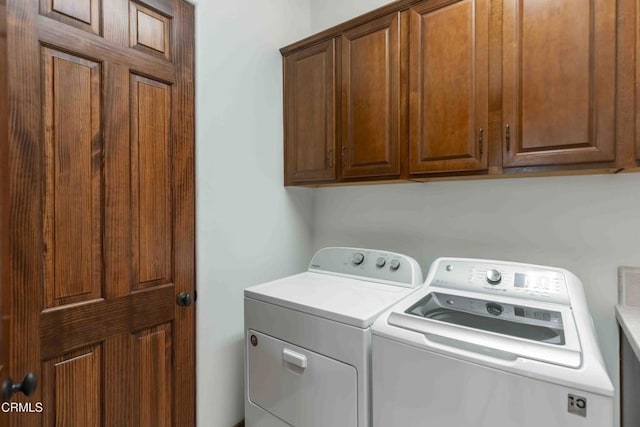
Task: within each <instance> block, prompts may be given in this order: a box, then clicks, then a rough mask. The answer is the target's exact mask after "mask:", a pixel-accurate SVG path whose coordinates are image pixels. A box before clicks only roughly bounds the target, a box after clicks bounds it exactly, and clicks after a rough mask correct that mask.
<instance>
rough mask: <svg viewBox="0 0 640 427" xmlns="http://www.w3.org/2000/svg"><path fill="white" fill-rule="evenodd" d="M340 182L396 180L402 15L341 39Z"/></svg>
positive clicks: (354, 30)
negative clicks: (343, 179) (368, 178)
mask: <svg viewBox="0 0 640 427" xmlns="http://www.w3.org/2000/svg"><path fill="white" fill-rule="evenodd" d="M341 39H342V111H341V113H342V122H341V140H342V146H341V156H342V176H343V177H345V178H357V177H367V176H379V177H394V176H398V175H399V174H400V117H399V116H400V15H399V14H397V13H396V14H392V15H390V16H387V17H384V18H381V19H378V20H376V21H373V22H371V23H368V24H365V25H363V26H361V27H357V28H354V29H353V30H350V31H348V32H346V33H344V34H343V35H342V38H341Z"/></svg>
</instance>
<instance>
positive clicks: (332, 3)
mask: <svg viewBox="0 0 640 427" xmlns="http://www.w3.org/2000/svg"><path fill="white" fill-rule="evenodd" d="M387 3H393V2H390V1H388V0H311V33H317V32H318V31H322V30H324V29H326V28H329V27H333V26H334V25H337V24H340V23H341V22H344V21H347V20H349V19H351V18H355V17H356V16H358V15H362V14H363V13H366V12H369V11H370V10H373V9H375V8H378V7H380V6H383V5H385V4H387Z"/></svg>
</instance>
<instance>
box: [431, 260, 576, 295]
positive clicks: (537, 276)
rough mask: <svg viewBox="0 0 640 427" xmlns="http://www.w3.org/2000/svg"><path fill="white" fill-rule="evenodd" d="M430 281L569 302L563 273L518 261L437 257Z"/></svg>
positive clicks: (491, 291) (445, 286)
mask: <svg viewBox="0 0 640 427" xmlns="http://www.w3.org/2000/svg"><path fill="white" fill-rule="evenodd" d="M430 284H432V285H435V286H439V287H443V288H451V289H460V290H466V291H473V292H482V293H486V294H492V295H496V294H501V295H505V296H511V297H516V298H522V299H529V300H536V301H543V302H552V303H557V304H569V295H568V292H567V283H566V279H565V277H564V274H563V273H562V272H561V271H558V270H555V269H545V268H540V267H536V266H531V265H526V264H517V263H497V262H478V261H465V260H456V259H442V260H440V261H439V263H438V265H437V267H436V271H435V274H434V276H433V279H432V280H431V283H430Z"/></svg>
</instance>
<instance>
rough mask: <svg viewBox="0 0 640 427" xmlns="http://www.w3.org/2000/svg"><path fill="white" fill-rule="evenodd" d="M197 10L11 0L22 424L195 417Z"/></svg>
mask: <svg viewBox="0 0 640 427" xmlns="http://www.w3.org/2000/svg"><path fill="white" fill-rule="evenodd" d="M193 13H194V11H193V6H191V5H189V4H188V3H187V2H184V1H182V0H175V1H174V0H143V1H141V0H135V1H133V0H8V1H7V14H8V31H7V38H8V45H9V46H11V50H10V51H9V53H8V55H9V58H8V88H9V90H8V92H9V93H8V100H9V112H8V114H9V138H8V142H5V140H4V139H3V140H2V141H1V142H0V143H1V144H3V146H4V145H7V144H8V153H7V158H8V163H9V166H10V167H9V180H10V185H9V194H2V201H3V209H2V211H3V212H4V213H7V212H9V213H10V217H9V224H10V225H9V227H8V233H7V235H6V236H5V235H4V234H3V236H2V237H3V242H4V241H5V239H7V240H8V245H9V246H8V250H7V252H8V253H7V254H5V253H4V252H3V254H2V255H3V260H2V262H3V263H5V262H6V263H7V264H6V265H7V267H6V268H7V269H8V271H7V276H8V281H7V282H5V283H4V284H5V286H9V287H10V290H11V301H10V304H9V315H10V319H9V324H8V331H9V341H8V346H9V365H8V366H9V369H8V372H7V373H8V374H9V375H10V376H11V377H12V378H14V379H17V380H20V379H21V378H22V377H23V376H24V375H25V373H27V372H33V373H35V374H36V375H37V377H38V379H39V384H38V388H37V390H36V392H35V394H34V395H33V396H31V397H29V398H25V396H23V395H21V394H17V395H15V396H14V397H13V398H14V400H19V401H28V402H38V401H39V402H42V405H43V407H44V411H43V412H42V413H39V414H38V413H35V414H18V413H12V414H10V416H11V424H12V425H20V426H36V425H37V426H40V425H47V426H54V425H55V426H101V425H104V426H125V425H139V426H170V425H176V426H177V425H184V426H192V425H194V423H195V379H194V376H195V372H194V350H195V348H194V347H195V344H194V319H195V317H194V315H195V313H194V306H193V305H190V306H181V305H178V304H177V301H180V302H181V303H187V302H189V301H188V300H189V298H188V297H187V296H186V295H185V294H182V296H184V297H185V298H182V299H181V298H180V295H181V293H183V292H186V293H189V294H190V296H193V293H194V286H195V271H194V266H195V260H194V235H195V230H194V157H193V156H194V119H193V108H194V106H193V96H194V81H193V60H194V58H193V54H194V52H193V44H194V34H193V19H194V15H193ZM4 202H7V203H8V207H7V206H6V205H4Z"/></svg>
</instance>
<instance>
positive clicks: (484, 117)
mask: <svg viewBox="0 0 640 427" xmlns="http://www.w3.org/2000/svg"><path fill="white" fill-rule="evenodd" d="M410 26H411V27H410V30H409V33H410V40H411V43H410V63H411V65H410V67H409V70H410V71H409V73H410V74H409V80H410V97H409V102H410V107H409V114H410V117H409V132H410V136H409V138H410V146H411V150H410V170H409V171H410V172H411V173H423V172H449V171H457V170H474V169H485V168H486V167H487V155H486V152H487V149H486V141H488V135H487V128H488V107H489V99H488V85H489V78H488V56H489V49H488V41H489V1H488V0H461V1H457V2H454V3H451V2H449V1H447V2H443V1H440V2H425V3H421V4H419V5H417V6H414V7H413V8H412V9H411V22H410Z"/></svg>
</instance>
